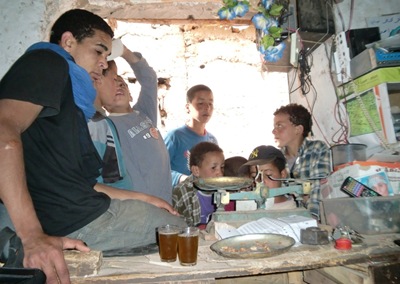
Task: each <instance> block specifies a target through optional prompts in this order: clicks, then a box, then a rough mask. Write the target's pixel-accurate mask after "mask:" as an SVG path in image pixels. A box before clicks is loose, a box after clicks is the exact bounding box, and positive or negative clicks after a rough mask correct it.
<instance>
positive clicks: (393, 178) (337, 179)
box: [321, 161, 400, 199]
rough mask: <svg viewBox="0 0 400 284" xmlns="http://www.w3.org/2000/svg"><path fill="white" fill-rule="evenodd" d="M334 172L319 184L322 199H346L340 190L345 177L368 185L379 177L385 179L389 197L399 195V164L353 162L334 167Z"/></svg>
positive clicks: (345, 195)
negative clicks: (371, 179)
mask: <svg viewBox="0 0 400 284" xmlns="http://www.w3.org/2000/svg"><path fill="white" fill-rule="evenodd" d="M334 170H335V171H334V172H333V173H332V174H331V175H330V176H329V177H328V178H327V179H326V181H323V182H321V195H322V199H333V198H340V197H348V195H347V194H345V193H344V192H342V191H341V190H340V186H341V185H342V183H343V181H344V180H345V178H346V177H348V176H351V177H353V178H355V179H356V180H358V181H360V182H362V183H365V184H366V185H368V182H369V178H373V177H377V176H378V177H379V176H381V177H382V178H383V179H386V180H387V181H388V182H389V184H388V187H389V188H388V193H389V195H390V196H392V195H396V194H400V163H384V162H375V161H353V162H350V163H346V164H342V165H339V166H336V167H335V169H334Z"/></svg>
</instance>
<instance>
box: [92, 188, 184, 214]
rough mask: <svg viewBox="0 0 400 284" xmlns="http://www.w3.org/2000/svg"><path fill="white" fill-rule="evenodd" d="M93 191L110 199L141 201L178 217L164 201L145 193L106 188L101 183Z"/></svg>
mask: <svg viewBox="0 0 400 284" xmlns="http://www.w3.org/2000/svg"><path fill="white" fill-rule="evenodd" d="M94 189H95V190H97V191H98V192H103V193H105V194H107V195H108V196H109V197H110V198H113V199H121V200H125V199H136V200H141V201H144V202H147V203H150V204H152V205H154V206H156V207H159V208H162V209H165V210H167V211H168V212H169V213H171V214H173V215H177V216H179V213H178V212H177V211H176V210H175V209H174V208H173V207H172V206H171V204H169V203H168V202H166V201H165V200H163V199H161V198H158V197H156V196H153V195H148V194H145V193H141V192H136V191H131V190H123V189H119V188H114V187H111V186H108V185H106V184H102V183H97V184H96V185H95V186H94Z"/></svg>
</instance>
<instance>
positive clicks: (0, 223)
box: [0, 202, 14, 230]
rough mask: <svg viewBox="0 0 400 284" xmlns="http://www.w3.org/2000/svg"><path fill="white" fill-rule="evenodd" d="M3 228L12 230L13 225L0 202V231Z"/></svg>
mask: <svg viewBox="0 0 400 284" xmlns="http://www.w3.org/2000/svg"><path fill="white" fill-rule="evenodd" d="M5 227H10V229H12V230H14V225H13V223H12V222H11V219H10V216H9V215H8V212H7V209H6V207H5V206H4V204H3V203H1V202H0V230H1V229H3V228H5Z"/></svg>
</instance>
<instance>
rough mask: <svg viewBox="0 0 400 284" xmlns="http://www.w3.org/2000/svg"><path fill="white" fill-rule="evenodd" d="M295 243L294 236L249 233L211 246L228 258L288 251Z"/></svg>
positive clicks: (267, 255) (260, 255)
mask: <svg viewBox="0 0 400 284" xmlns="http://www.w3.org/2000/svg"><path fill="white" fill-rule="evenodd" d="M294 244H295V240H294V239H293V238H292V237H289V236H284V235H278V234H248V235H240V236H234V237H229V238H226V239H223V240H220V241H218V242H215V243H214V244H212V245H211V246H210V248H211V250H213V251H215V252H216V253H217V254H219V255H222V256H224V257H228V258H264V257H270V256H274V255H278V254H281V253H284V252H286V251H288V250H289V249H290V248H291V247H292V246H293V245H294Z"/></svg>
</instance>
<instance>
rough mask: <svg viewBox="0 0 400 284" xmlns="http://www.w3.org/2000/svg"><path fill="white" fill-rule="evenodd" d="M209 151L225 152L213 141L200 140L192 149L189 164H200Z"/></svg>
mask: <svg viewBox="0 0 400 284" xmlns="http://www.w3.org/2000/svg"><path fill="white" fill-rule="evenodd" d="M209 152H220V153H223V152H224V151H222V149H221V148H220V147H219V146H218V145H217V144H215V143H212V142H200V143H198V144H196V145H195V146H194V147H192V149H190V157H189V166H190V167H191V166H200V165H201V163H202V162H203V160H204V156H205V155H206V154H207V153H209Z"/></svg>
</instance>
